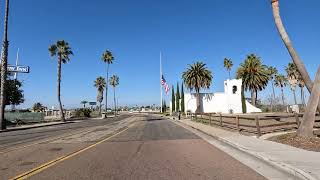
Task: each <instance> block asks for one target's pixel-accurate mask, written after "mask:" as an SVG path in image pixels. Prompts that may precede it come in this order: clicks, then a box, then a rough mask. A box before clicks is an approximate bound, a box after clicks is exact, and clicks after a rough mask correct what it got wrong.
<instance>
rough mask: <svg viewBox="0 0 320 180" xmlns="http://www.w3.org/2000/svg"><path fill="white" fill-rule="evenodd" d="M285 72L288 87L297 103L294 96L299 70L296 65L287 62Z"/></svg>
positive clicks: (295, 100) (295, 101)
mask: <svg viewBox="0 0 320 180" xmlns="http://www.w3.org/2000/svg"><path fill="white" fill-rule="evenodd" d="M286 72H287V79H288V82H289V84H290V87H291V88H290V89H291V91H292V93H293V97H294V103H295V104H298V103H297V96H296V87H297V84H298V77H299V71H298V69H297V66H296V65H295V64H294V63H289V64H288V66H287V67H286Z"/></svg>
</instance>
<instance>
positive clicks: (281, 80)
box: [274, 74, 288, 106]
mask: <svg viewBox="0 0 320 180" xmlns="http://www.w3.org/2000/svg"><path fill="white" fill-rule="evenodd" d="M287 84H288V80H287V78H286V77H285V76H284V75H282V74H276V75H275V78H274V85H275V86H277V87H280V88H281V98H282V105H283V106H285V102H284V92H283V88H284V87H286V86H287Z"/></svg>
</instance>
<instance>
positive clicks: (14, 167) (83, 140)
mask: <svg viewBox="0 0 320 180" xmlns="http://www.w3.org/2000/svg"><path fill="white" fill-rule="evenodd" d="M131 120H133V119H130V118H127V119H126V120H124V121H120V122H118V123H117V124H109V125H104V126H98V127H94V128H88V129H87V130H86V131H83V132H81V133H76V134H74V135H72V136H67V137H63V138H59V139H57V140H54V141H49V142H44V143H39V144H37V145H32V146H28V147H23V148H18V149H15V150H14V151H10V152H7V153H3V154H0V162H2V163H0V179H9V178H12V177H14V176H17V175H18V174H22V173H24V172H26V171H30V170H31V169H33V168H36V167H39V166H41V165H43V164H45V163H47V162H50V161H52V160H55V159H57V158H60V157H65V156H68V155H70V154H73V153H74V152H77V151H79V150H81V149H84V148H87V147H89V146H91V145H92V144H95V143H97V142H99V141H101V140H103V139H104V138H107V137H109V136H111V135H112V134H114V133H116V132H118V131H119V130H121V128H124V127H126V126H127V125H128V123H130V121H131ZM117 129H118V130H117Z"/></svg>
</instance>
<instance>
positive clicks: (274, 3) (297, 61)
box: [271, 0, 320, 111]
mask: <svg viewBox="0 0 320 180" xmlns="http://www.w3.org/2000/svg"><path fill="white" fill-rule="evenodd" d="M271 3H272V10H273V17H274V21H275V24H276V26H277V29H278V31H279V34H280V36H281V39H282V41H283V42H284V44H285V46H286V48H287V50H288V51H289V54H290V56H291V58H292V60H293V62H294V64H295V65H296V66H297V68H298V70H299V72H300V74H301V76H302V79H303V81H304V82H305V84H306V87H307V89H308V91H309V92H310V93H311V91H312V87H313V83H312V80H311V79H310V76H309V74H308V72H307V69H306V67H305V65H304V64H303V62H302V61H301V59H300V57H299V55H298V53H297V52H296V51H295V49H294V48H293V45H292V43H291V40H290V38H289V36H288V34H287V32H286V29H285V28H284V25H283V23H282V20H281V17H280V10H279V0H271ZM315 98H320V97H315ZM318 110H319V111H320V101H319V103H318Z"/></svg>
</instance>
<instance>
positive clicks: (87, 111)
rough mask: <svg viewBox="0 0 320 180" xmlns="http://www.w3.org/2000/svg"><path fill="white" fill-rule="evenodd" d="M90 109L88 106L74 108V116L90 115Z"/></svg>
mask: <svg viewBox="0 0 320 180" xmlns="http://www.w3.org/2000/svg"><path fill="white" fill-rule="evenodd" d="M90 114H91V109H88V108H80V109H76V111H75V115H74V116H75V117H90Z"/></svg>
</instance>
